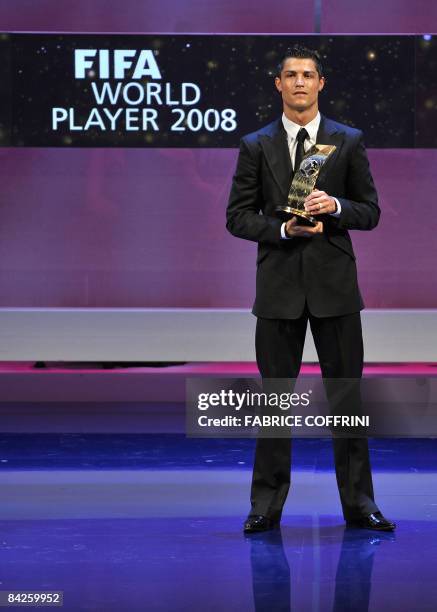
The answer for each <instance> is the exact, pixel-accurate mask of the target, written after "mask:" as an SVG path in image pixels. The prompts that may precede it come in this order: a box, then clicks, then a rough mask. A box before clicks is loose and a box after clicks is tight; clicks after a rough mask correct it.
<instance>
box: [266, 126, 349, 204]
mask: <svg viewBox="0 0 437 612" xmlns="http://www.w3.org/2000/svg"><path fill="white" fill-rule="evenodd" d="M343 140H344V135H343V134H342V132H340V131H338V130H337V127H336V125H335V123H334V122H333V121H331V120H330V119H328V118H327V117H325V116H324V115H321V120H320V125H319V130H318V132H317V141H316V142H317V144H326V145H335V146H336V149H335V151H334V153H332V155H331V156H330V157H329V158H328V160H327V161H326V163H325V164H324V165H323V166H322V169H321V170H320V174H319V177H318V179H317V182H319V181H320V179H322V180H323V179H324V178H326V176H328V175H329V173H330V172H331V171H332V169H333V167H334V164H335V161H336V159H337V158H338V156H339V154H340V150H341V147H342V145H343ZM260 144H261V147H262V149H263V151H264V155H265V158H266V161H267V164H268V166H269V168H270V171H271V173H272V175H273V177H274V179H275V181H276V183H277V184H278V186H279V188H280V189H281V191H282V193H283V194H284V197H285V198H286V197H287V196H288V191H289V189H290V184H291V181H292V178H293V168H292V166H291V159H290V151H289V149H288V142H287V132H286V131H285V128H284V126H283V124H282V119H281V118H279V119H277V120H276V121H274V122H273V123H272V124H271V126H270V129H269V132H268V133H266V134H263V135H262V136H261V137H260Z"/></svg>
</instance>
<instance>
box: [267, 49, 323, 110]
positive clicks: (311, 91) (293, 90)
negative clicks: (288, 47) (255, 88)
mask: <svg viewBox="0 0 437 612" xmlns="http://www.w3.org/2000/svg"><path fill="white" fill-rule="evenodd" d="M275 85H276V89H277V90H278V91H279V92H280V93H281V95H282V101H283V103H284V107H288V108H289V109H291V110H294V111H299V112H302V111H305V110H307V109H310V108H312V107H314V106H316V107H317V99H318V97H319V91H322V89H323V87H324V85H325V79H324V78H323V77H321V78H320V77H319V73H318V72H317V69H316V65H315V63H314V60H312V59H303V58H299V57H289V58H287V59H286V60H285V62H284V67H283V69H282V72H281V77H280V78H279V77H276V78H275Z"/></svg>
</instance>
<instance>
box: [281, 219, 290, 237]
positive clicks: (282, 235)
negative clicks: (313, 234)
mask: <svg viewBox="0 0 437 612" xmlns="http://www.w3.org/2000/svg"><path fill="white" fill-rule="evenodd" d="M285 225H286V224H285V223H283V224H282V225H281V238H282V239H283V240H291V238H292V236H287V234H286V233H285Z"/></svg>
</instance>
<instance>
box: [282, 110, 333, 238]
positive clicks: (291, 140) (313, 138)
mask: <svg viewBox="0 0 437 612" xmlns="http://www.w3.org/2000/svg"><path fill="white" fill-rule="evenodd" d="M282 125H283V126H284V128H285V131H286V132H287V142H288V150H289V151H290V159H291V164H292V166H293V168H294V161H295V159H296V149H297V133H298V132H299V130H300V129H301V128H302V127H304V128H305V129H306V131H307V132H308V138H307V139H306V140H305V141H304V144H303V146H304V149H305V152H307V151H309V149H311V147H313V146H314V145H315V144H316V142H317V132H318V131H319V126H320V113H317V115H316V116H315V117H314V119H312V121H310V122H309V123H307V124H306V125H299V124H298V123H294V121H291V120H290V119H288V117H286V116H285V114H284V113H282ZM332 197H333V196H332ZM334 200H335V201H336V203H337V210H336V211H335V212H334V213H330V214H331V215H332V216H333V217H339V216H340V213H341V205H340V202H339V201H338V200H337V198H334ZM285 225H286V224H285V223H283V224H282V226H281V237H282V238H285V239H289V238H291V236H287V235H286V233H285Z"/></svg>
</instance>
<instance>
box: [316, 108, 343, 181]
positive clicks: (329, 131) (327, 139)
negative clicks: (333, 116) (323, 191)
mask: <svg viewBox="0 0 437 612" xmlns="http://www.w3.org/2000/svg"><path fill="white" fill-rule="evenodd" d="M343 141H344V135H343V133H342V132H340V131H338V130H337V127H336V125H335V123H334V122H333V121H331V120H330V119H328V118H327V117H325V116H324V115H322V116H321V120H320V125H319V130H318V132H317V141H316V142H317V144H326V145H335V146H336V149H335V151H334V153H332V154H331V155H330V156H329V157H328V159H327V161H326V163H325V164H323V166H322V168H321V170H320V174H319V176H318V178H317V182H320V180H323V179H325V178H326V176H328V175H329V173H330V172H331V171H332V169H333V168H334V164H335V162H336V160H337V159H338V157H339V155H340V151H341V147H342V146H343Z"/></svg>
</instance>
